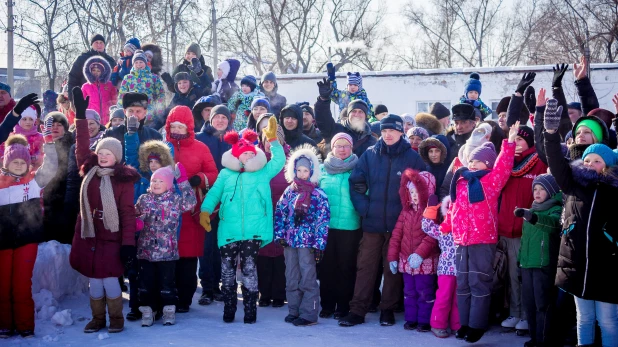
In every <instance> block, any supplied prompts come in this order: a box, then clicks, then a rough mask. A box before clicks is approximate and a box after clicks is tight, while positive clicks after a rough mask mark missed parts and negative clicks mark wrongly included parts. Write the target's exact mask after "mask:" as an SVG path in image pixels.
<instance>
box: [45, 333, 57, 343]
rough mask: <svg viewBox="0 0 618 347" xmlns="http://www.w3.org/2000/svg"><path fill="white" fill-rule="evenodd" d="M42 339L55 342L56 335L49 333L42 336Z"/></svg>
mask: <svg viewBox="0 0 618 347" xmlns="http://www.w3.org/2000/svg"><path fill="white" fill-rule="evenodd" d="M43 341H45V342H57V341H58V336H54V337H51V336H50V335H45V336H43Z"/></svg>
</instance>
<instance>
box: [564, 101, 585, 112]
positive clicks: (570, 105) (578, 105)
mask: <svg viewBox="0 0 618 347" xmlns="http://www.w3.org/2000/svg"><path fill="white" fill-rule="evenodd" d="M567 108H572V109H575V110H579V111H581V110H582V104H581V103H579V102H575V101H573V102H569V103H568V104H567Z"/></svg>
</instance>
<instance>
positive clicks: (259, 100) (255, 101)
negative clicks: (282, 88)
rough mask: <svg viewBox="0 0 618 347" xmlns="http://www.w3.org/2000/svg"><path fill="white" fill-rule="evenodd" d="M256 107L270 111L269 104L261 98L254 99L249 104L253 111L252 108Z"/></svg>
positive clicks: (265, 99)
mask: <svg viewBox="0 0 618 347" xmlns="http://www.w3.org/2000/svg"><path fill="white" fill-rule="evenodd" d="M256 106H263V107H266V111H267V112H268V111H270V103H269V102H268V99H267V98H264V97H261V96H256V97H254V98H253V101H252V102H251V109H252V110H253V108H254V107H256Z"/></svg>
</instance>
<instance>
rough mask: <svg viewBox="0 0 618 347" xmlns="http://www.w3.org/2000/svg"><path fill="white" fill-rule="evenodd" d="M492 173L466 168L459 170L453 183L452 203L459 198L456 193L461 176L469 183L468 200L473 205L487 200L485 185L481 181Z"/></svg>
mask: <svg viewBox="0 0 618 347" xmlns="http://www.w3.org/2000/svg"><path fill="white" fill-rule="evenodd" d="M490 172H491V170H478V171H470V170H469V169H468V168H467V167H465V166H464V167H461V168H459V169H457V171H455V175H454V176H453V180H452V181H451V189H450V195H451V201H452V202H455V199H456V198H457V194H455V193H456V190H457V180H459V177H460V176H461V177H463V178H464V179H465V180H466V181H468V200H469V201H470V203H471V204H474V203H476V202H481V201H483V200H485V192H484V191H483V185H481V181H480V179H481V178H483V176H485V175H487V174H488V173H490Z"/></svg>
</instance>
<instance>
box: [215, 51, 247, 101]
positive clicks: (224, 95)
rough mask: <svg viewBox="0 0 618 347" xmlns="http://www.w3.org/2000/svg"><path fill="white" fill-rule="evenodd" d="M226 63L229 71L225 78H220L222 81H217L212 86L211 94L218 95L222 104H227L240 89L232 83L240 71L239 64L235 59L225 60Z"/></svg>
mask: <svg viewBox="0 0 618 347" xmlns="http://www.w3.org/2000/svg"><path fill="white" fill-rule="evenodd" d="M226 61H227V62H228V63H229V64H230V71H229V72H228V74H227V76H222V77H223V78H222V79H218V80H216V81H215V82H214V83H213V84H212V93H213V94H217V95H219V96H220V97H221V101H222V102H223V103H224V104H227V102H228V100H229V99H230V98H231V97H232V95H234V93H236V92H237V91H238V90H239V89H240V88H239V87H238V85H237V84H236V83H235V82H234V80H235V79H236V74H237V73H238V70H239V69H240V62H239V61H238V60H236V59H226Z"/></svg>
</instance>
